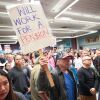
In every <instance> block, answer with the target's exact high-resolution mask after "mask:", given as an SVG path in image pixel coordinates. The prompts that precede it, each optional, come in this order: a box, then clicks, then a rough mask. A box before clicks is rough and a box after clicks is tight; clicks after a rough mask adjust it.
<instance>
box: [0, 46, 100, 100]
mask: <svg viewBox="0 0 100 100" xmlns="http://www.w3.org/2000/svg"><path fill="white" fill-rule="evenodd" d="M42 53H43V55H41V54H40V53H39V52H38V51H37V52H33V53H29V54H26V55H25V54H22V53H16V54H12V53H6V54H5V53H3V52H0V100H100V88H99V85H100V49H96V50H89V49H83V50H74V49H69V50H67V51H58V48H57V47H48V48H45V49H43V50H42ZM51 81H52V82H51ZM97 93H99V95H98V96H96V94H97Z"/></svg>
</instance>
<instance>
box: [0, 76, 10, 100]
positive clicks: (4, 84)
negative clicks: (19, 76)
mask: <svg viewBox="0 0 100 100" xmlns="http://www.w3.org/2000/svg"><path fill="white" fill-rule="evenodd" d="M8 93H9V82H8V79H7V78H6V77H5V76H3V75H0V100H5V98H6V96H7V95H8Z"/></svg>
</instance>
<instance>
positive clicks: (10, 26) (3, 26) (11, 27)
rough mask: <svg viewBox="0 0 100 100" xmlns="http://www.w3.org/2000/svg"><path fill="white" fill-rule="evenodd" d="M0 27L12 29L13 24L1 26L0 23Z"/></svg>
mask: <svg viewBox="0 0 100 100" xmlns="http://www.w3.org/2000/svg"><path fill="white" fill-rule="evenodd" d="M0 28H11V29H13V26H1V25H0Z"/></svg>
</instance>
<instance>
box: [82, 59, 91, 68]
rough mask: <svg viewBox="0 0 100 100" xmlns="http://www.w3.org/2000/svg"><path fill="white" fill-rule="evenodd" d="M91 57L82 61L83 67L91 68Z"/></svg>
mask: <svg viewBox="0 0 100 100" xmlns="http://www.w3.org/2000/svg"><path fill="white" fill-rule="evenodd" d="M91 62H92V60H91V57H87V58H86V59H84V60H83V65H84V66H86V67H90V66H91Z"/></svg>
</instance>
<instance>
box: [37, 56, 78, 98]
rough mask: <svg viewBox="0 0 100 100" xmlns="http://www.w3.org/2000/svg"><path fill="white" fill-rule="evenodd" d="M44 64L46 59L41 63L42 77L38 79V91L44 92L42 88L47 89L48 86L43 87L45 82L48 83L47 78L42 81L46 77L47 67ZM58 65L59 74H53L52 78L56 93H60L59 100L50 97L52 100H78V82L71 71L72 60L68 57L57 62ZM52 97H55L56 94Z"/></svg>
mask: <svg viewBox="0 0 100 100" xmlns="http://www.w3.org/2000/svg"><path fill="white" fill-rule="evenodd" d="M43 62H46V61H45V59H44V60H43V59H42V61H40V64H41V68H42V71H41V72H40V76H39V78H38V80H39V88H40V89H39V88H38V89H39V90H40V91H42V90H43V89H42V87H43V88H47V85H46V84H45V85H44V86H43V81H47V80H45V79H46V78H43V80H41V79H42V77H43V76H46V74H45V68H46V67H47V66H46V63H44V64H43ZM57 65H58V67H57V73H52V77H53V80H54V83H55V91H56V92H58V97H59V99H54V98H55V97H50V100H77V89H76V82H75V79H74V76H73V73H72V72H71V71H70V70H69V67H70V58H69V57H68V56H66V57H61V58H59V60H58V61H57ZM43 70H44V71H43ZM40 80H41V81H40ZM51 88H52V87H51ZM47 91H49V92H50V86H49V87H48V89H47ZM52 93H53V92H52ZM52 93H51V94H52ZM52 96H55V94H54V95H52ZM51 98H52V99H51Z"/></svg>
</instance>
